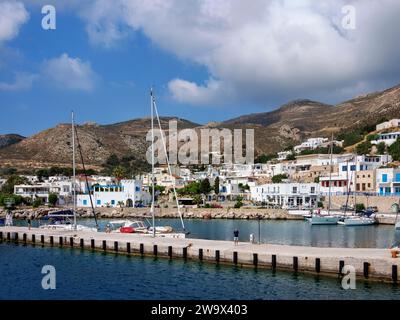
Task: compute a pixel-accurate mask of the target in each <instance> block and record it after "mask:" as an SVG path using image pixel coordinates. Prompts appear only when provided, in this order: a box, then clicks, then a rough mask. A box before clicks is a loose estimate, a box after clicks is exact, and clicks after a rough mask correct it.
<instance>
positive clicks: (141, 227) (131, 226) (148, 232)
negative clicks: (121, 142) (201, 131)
mask: <svg viewBox="0 0 400 320" xmlns="http://www.w3.org/2000/svg"><path fill="white" fill-rule="evenodd" d="M150 98H151V136H152V145H151V168H152V171H151V173H152V178H151V199H152V200H151V209H150V213H151V217H152V223H151V226H149V227H147V226H146V224H145V223H144V222H143V221H133V220H129V219H126V220H113V221H110V222H109V223H110V225H111V226H112V227H113V229H114V230H112V231H111V232H118V233H140V234H143V235H144V236H152V237H164V238H181V239H184V238H186V235H187V234H188V232H186V231H185V224H184V222H183V218H182V213H181V210H180V204H179V201H178V194H177V192H176V189H175V186H172V189H173V192H174V197H175V201H176V207H177V208H178V214H179V218H180V220H181V224H182V230H183V232H177V231H175V230H174V229H173V228H172V227H170V226H156V225H155V212H154V207H155V184H154V181H155V179H154V163H155V159H154V144H153V141H154V113H155V116H156V118H157V122H158V127H159V130H160V132H161V140H162V144H163V147H164V151H165V155H166V160H167V161H166V162H167V166H168V171H169V174H170V176H172V171H171V167H170V164H169V159H168V153H167V147H166V144H165V140H164V133H163V130H162V127H161V123H160V118H159V116H158V111H157V105H156V99H155V96H154V95H153V90H151V91H150Z"/></svg>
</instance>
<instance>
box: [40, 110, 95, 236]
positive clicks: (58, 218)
mask: <svg viewBox="0 0 400 320" xmlns="http://www.w3.org/2000/svg"><path fill="white" fill-rule="evenodd" d="M71 123H72V172H73V179H72V198H73V209H72V212H71V210H63V211H58V212H54V213H50V214H48V215H46V219H48V220H50V221H51V222H50V223H48V224H44V225H41V226H40V227H39V228H41V229H51V230H60V231H92V232H97V231H98V227H97V219H96V215H95V214H94V208H93V203H92V198H91V195H90V192H89V197H90V202H91V203H92V210H93V214H94V218H95V221H96V228H92V227H87V226H84V225H80V224H77V223H76V163H75V135H76V138H77V142H78V147H79V150H80V155H81V159H82V165H83V169H84V171H86V170H85V164H84V162H83V156H82V150H81V149H80V143H79V138H78V135H77V131H76V128H75V122H74V112H72V113H71ZM85 177H86V175H85ZM86 186H87V187H89V183H88V180H87V177H86Z"/></svg>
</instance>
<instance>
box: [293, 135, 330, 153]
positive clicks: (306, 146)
mask: <svg viewBox="0 0 400 320" xmlns="http://www.w3.org/2000/svg"><path fill="white" fill-rule="evenodd" d="M327 141H328V138H309V139H307V140H306V141H304V142H303V143H301V144H299V145H297V146H295V147H294V148H293V150H294V152H296V153H300V152H301V151H303V150H314V149H317V148H318V147H320V146H322V144H323V143H324V142H327Z"/></svg>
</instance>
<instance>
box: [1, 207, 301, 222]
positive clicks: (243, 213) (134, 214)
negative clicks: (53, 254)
mask: <svg viewBox="0 0 400 320" xmlns="http://www.w3.org/2000/svg"><path fill="white" fill-rule="evenodd" d="M58 210H60V208H51V209H49V208H38V209H32V208H26V209H24V208H20V209H16V210H13V217H14V218H15V219H26V218H28V217H31V219H40V218H42V217H43V216H45V215H47V214H48V213H52V212H55V211H58ZM95 211H96V216H97V217H98V218H112V219H115V218H149V217H150V216H151V215H150V209H149V208H96V210H95ZM5 214H6V211H5V210H2V211H0V217H4V216H5ZM77 214H78V217H79V218H91V217H93V215H92V212H91V210H90V209H78V210H77ZM155 215H156V217H157V218H179V215H178V212H177V209H176V208H156V211H155ZM182 215H183V217H184V218H186V219H246V220H257V219H262V220H302V219H303V217H302V216H294V215H290V214H289V213H288V212H287V211H286V210H282V209H265V208H262V209H257V208H241V209H235V208H222V209H219V208H218V209H205V208H183V209H182Z"/></svg>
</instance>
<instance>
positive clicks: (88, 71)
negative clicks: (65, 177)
mask: <svg viewBox="0 0 400 320" xmlns="http://www.w3.org/2000/svg"><path fill="white" fill-rule="evenodd" d="M44 4H54V5H55V8H56V10H57V11H56V12H57V15H56V18H57V27H56V30H44V29H42V27H41V20H42V18H43V16H44V15H43V14H41V8H42V5H44ZM383 4H384V5H383ZM383 4H382V3H378V4H377V2H376V1H370V0H365V1H357V0H346V1H345V0H338V1H335V2H334V3H333V2H332V1H326V2H325V1H311V0H302V1H264V0H254V1H252V5H251V6H249V5H247V2H246V1H240V0H236V1H227V0H213V1H210V0H188V1H180V0H165V1H159V0H129V1H127V0H115V1H107V0H87V1H79V0H69V1H52V0H48V1H44V0H35V1H33V0H26V1H22V0H0V16H1V17H2V18H3V20H4V21H3V23H2V24H0V108H1V111H2V117H0V134H5V133H19V134H22V135H26V136H28V135H31V134H34V133H37V132H39V131H41V130H43V129H47V128H49V127H52V126H54V125H56V124H58V123H60V122H68V121H69V118H70V111H71V110H72V109H73V110H74V111H75V112H76V117H77V120H78V122H79V123H83V122H86V121H95V122H98V123H100V124H109V123H114V122H119V121H125V120H129V119H133V118H138V117H145V116H148V114H149V88H150V86H152V85H153V86H154V87H155V90H156V94H157V97H158V106H159V111H160V114H161V115H173V116H178V117H181V118H185V119H188V120H191V121H194V122H197V123H207V122H209V121H222V120H226V119H230V118H233V117H236V116H239V115H243V114H248V113H252V112H263V111H270V110H272V109H274V108H276V107H278V106H279V105H281V104H283V103H286V102H288V101H290V100H293V99H298V98H308V99H314V100H319V101H321V102H325V103H339V102H341V101H344V100H346V99H349V98H352V97H354V96H357V95H359V94H363V93H367V92H371V91H376V90H382V89H385V88H388V87H390V86H393V85H396V84H399V83H400V77H399V75H400V64H399V63H398V57H399V56H400V46H399V44H398V43H399V42H398V30H399V28H400V22H399V21H400V20H399V19H398V16H399V14H400V4H399V2H398V1H394V0H384V1H383ZM348 5H350V6H351V8H353V9H354V10H353V11H354V17H353V16H350V18H351V19H353V18H354V26H352V25H351V26H350V28H348V27H346V26H345V25H343V17H344V16H345V15H346V14H349V13H348V12H350V13H352V12H351V10H350V11H348V10H347V9H346V8H347V7H346V6H348ZM346 10H347V11H346ZM372 16H373V17H374V19H371V17H372ZM5 17H6V18H5ZM346 19H347V18H346ZM351 19H350V20H349V21H352V20H351ZM355 19H356V20H355ZM346 21H347V20H346ZM355 21H356V22H357V23H355ZM366 53H368V54H366Z"/></svg>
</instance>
